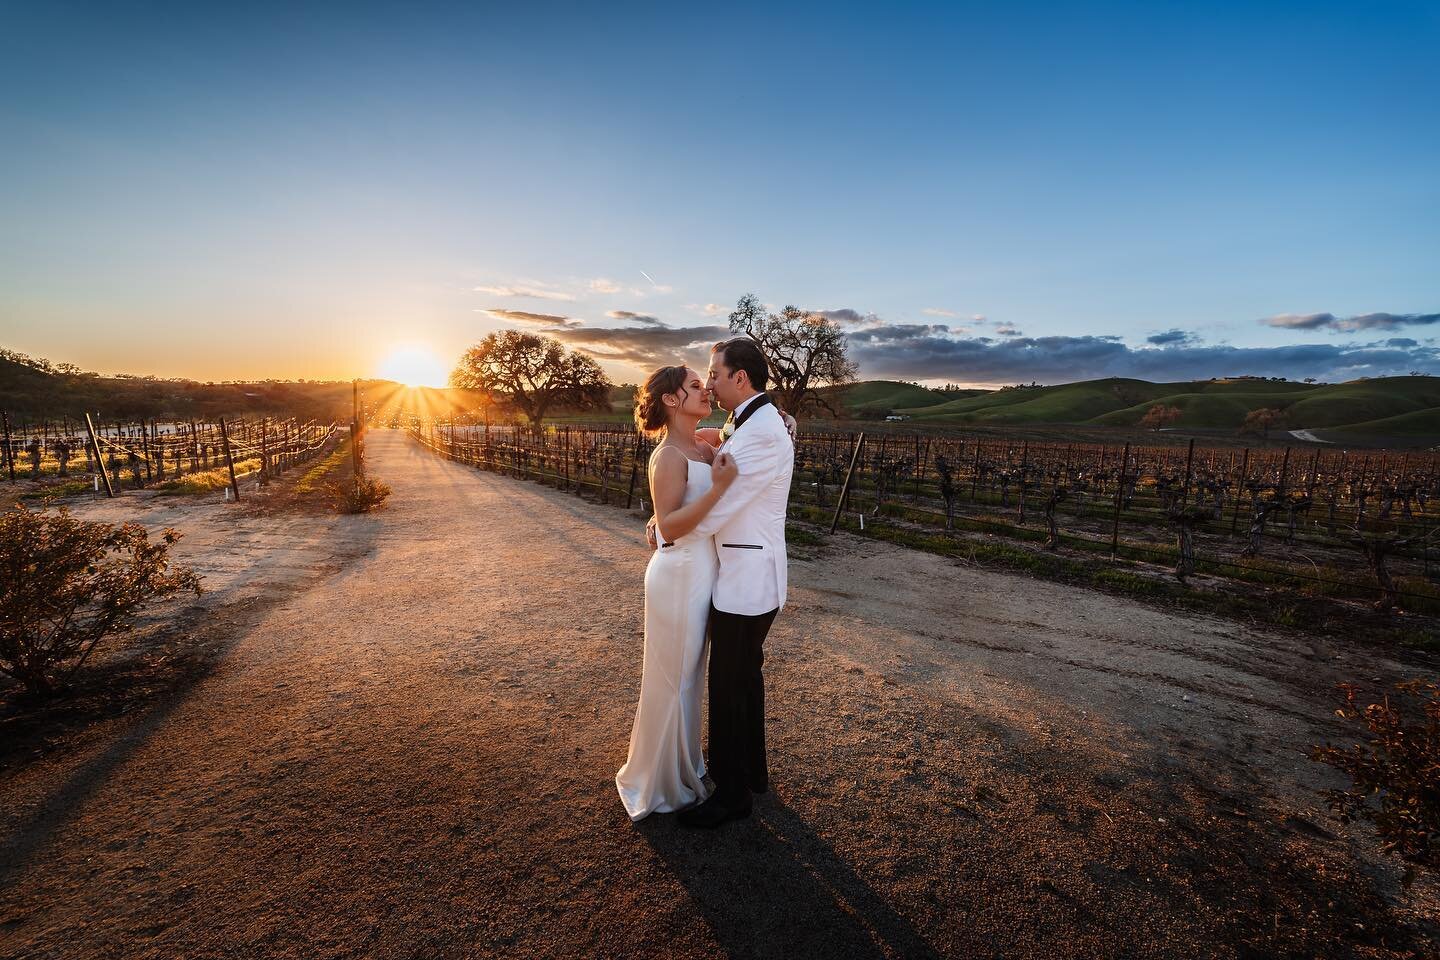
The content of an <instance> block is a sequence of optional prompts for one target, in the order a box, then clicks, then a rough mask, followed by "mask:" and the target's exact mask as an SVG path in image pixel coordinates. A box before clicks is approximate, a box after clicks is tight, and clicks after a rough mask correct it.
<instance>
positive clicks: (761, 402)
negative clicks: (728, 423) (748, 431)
mask: <svg viewBox="0 0 1440 960" xmlns="http://www.w3.org/2000/svg"><path fill="white" fill-rule="evenodd" d="M774 402H775V401H774V400H771V399H770V394H768V393H762V394H760V395H758V396H757V397H756V398H755V399H754V400H752V401H750V406H748V407H746V408H745V412H744V413H742V414H740V416H738V417H736V418H735V429H734V430H731V431H730V435H731V436H732V437H733V436H734V435H735V433H736V432H737V431H738V430H739V429H740V428H741V427H743V426H745V421H746V420H749V419H750V414H752V413H754V412H755V411H756V410H759V409H760V408H761V407H763V406H765V405H766V404H767V403H774Z"/></svg>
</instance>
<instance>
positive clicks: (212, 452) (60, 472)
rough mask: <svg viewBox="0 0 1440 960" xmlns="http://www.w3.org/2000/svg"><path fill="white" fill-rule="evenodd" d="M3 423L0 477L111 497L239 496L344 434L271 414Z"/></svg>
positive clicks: (332, 426) (55, 490)
mask: <svg viewBox="0 0 1440 960" xmlns="http://www.w3.org/2000/svg"><path fill="white" fill-rule="evenodd" d="M3 427H4V434H3V443H0V481H7V482H10V483H15V484H18V483H31V484H36V483H39V484H42V487H41V489H42V490H43V491H44V492H47V493H60V494H68V493H78V492H81V491H83V490H85V489H90V490H93V491H95V492H99V493H104V494H108V495H111V496H113V495H114V494H115V493H116V492H118V491H120V490H123V489H126V488H131V489H137V490H138V489H146V488H152V489H159V490H162V491H169V492H199V491H204V490H209V489H220V488H222V487H223V488H228V490H229V494H227V496H231V497H234V498H238V497H239V495H240V490H239V484H238V481H239V480H240V479H243V478H246V477H250V476H254V477H255V478H256V479H258V480H261V481H264V480H267V479H269V478H271V477H273V476H276V475H279V474H281V473H284V472H285V471H286V470H288V469H289V468H291V467H293V466H295V465H296V464H299V463H302V462H304V461H306V460H309V459H310V458H311V457H313V456H314V455H315V454H316V453H318V452H320V451H321V450H322V449H324V448H325V447H327V446H328V445H330V444H331V443H332V442H333V441H335V440H337V439H338V437H339V436H340V435H341V433H342V430H341V427H340V425H338V424H335V423H320V422H316V421H313V420H311V421H305V422H301V421H298V420H295V419H293V418H286V419H278V418H271V417H266V418H261V419H239V420H230V421H228V422H227V421H226V420H225V418H223V417H222V418H219V419H217V420H215V421H213V422H211V421H196V420H191V421H188V422H185V423H161V422H158V421H153V420H145V421H140V422H133V423H122V422H112V423H97V422H95V421H94V420H92V419H91V418H89V417H86V419H85V420H84V421H82V422H76V421H73V420H68V419H62V420H59V421H55V422H50V421H41V422H39V423H34V424H26V425H15V426H12V424H11V423H10V420H9V417H8V416H5V417H4V418H3ZM102 464H103V467H104V469H103V470H102V469H101V465H102Z"/></svg>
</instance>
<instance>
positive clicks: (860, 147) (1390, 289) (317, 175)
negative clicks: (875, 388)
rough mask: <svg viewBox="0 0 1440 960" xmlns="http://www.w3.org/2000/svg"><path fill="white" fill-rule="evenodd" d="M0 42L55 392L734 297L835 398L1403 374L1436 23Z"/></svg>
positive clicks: (15, 216) (1437, 358)
mask: <svg viewBox="0 0 1440 960" xmlns="http://www.w3.org/2000/svg"><path fill="white" fill-rule="evenodd" d="M0 6H3V9H4V21H5V24H6V29H5V30H4V32H3V33H0V140H3V143H4V144H5V147H4V149H3V150H0V183H3V184H4V189H3V191H0V343H3V344H4V345H5V346H9V347H11V348H13V349H19V350H22V351H24V352H27V353H32V354H38V355H43V356H47V357H49V358H51V359H53V360H57V361H61V360H64V361H70V362H75V363H79V364H80V365H82V366H84V367H87V368H92V369H99V370H102V371H107V372H110V371H125V372H132V373H156V374H161V375H191V376H197V377H201V378H205V379H209V378H214V379H224V378H242V377H263V376H274V377H302V376H303V377H348V376H352V375H365V374H369V373H371V372H373V371H374V370H375V368H376V365H377V364H378V363H380V362H381V360H382V358H383V357H384V356H385V355H386V354H387V353H388V352H390V351H391V350H392V349H394V348H395V347H396V345H399V344H406V343H416V344H422V345H426V346H428V347H429V348H430V349H433V350H434V351H435V352H436V353H438V354H439V355H440V356H441V357H442V358H444V359H446V360H447V361H448V359H449V358H451V357H454V356H456V355H458V353H459V352H460V350H461V349H463V348H464V347H465V346H466V345H468V344H469V343H471V342H473V341H474V340H476V339H478V338H479V337H480V336H483V335H484V334H485V333H487V332H489V331H491V330H496V329H506V328H523V329H537V330H547V331H549V332H551V333H553V334H555V335H557V336H560V337H561V338H562V339H565V340H567V341H568V342H570V343H572V344H575V345H577V346H581V347H583V348H586V349H590V350H593V351H594V352H595V353H596V354H597V355H599V356H601V357H602V358H605V360H606V366H607V368H608V369H610V371H611V372H612V374H614V375H615V376H617V377H620V378H624V379H634V378H635V377H636V376H638V375H639V372H640V371H641V370H642V369H643V368H645V367H647V366H649V365H653V364H655V363H663V362H668V361H670V360H673V359H675V358H676V357H677V356H690V355H693V353H694V351H695V349H696V347H697V345H699V344H702V343H704V342H705V341H706V340H707V339H710V338H711V336H712V334H713V333H714V332H715V328H717V327H719V326H722V325H723V323H724V315H723V312H722V313H718V314H717V313H716V310H717V306H710V307H709V312H707V305H718V308H725V309H728V308H729V307H730V306H732V305H733V303H734V301H735V300H736V298H738V297H739V296H740V295H741V294H742V293H744V292H746V291H754V292H755V293H757V294H758V295H759V296H760V297H761V298H762V299H763V300H765V301H767V302H769V303H773V304H774V305H776V306H777V307H778V306H781V305H783V304H787V303H794V304H797V305H800V306H802V307H805V308H807V309H814V310H827V311H832V312H833V315H834V316H836V317H837V318H840V319H841V320H842V322H844V323H846V324H847V329H850V330H851V331H852V349H854V351H855V352H856V355H857V357H858V358H859V359H860V361H861V372H862V375H864V376H882V375H883V376H890V377H904V378H913V379H925V380H956V381H962V382H968V383H1005V382H1014V381H1017V380H1025V381H1028V380H1031V379H1039V380H1040V381H1041V382H1056V381H1059V380H1068V379H1083V378H1085V377H1089V376H1104V375H1110V374H1121V375H1137V376H1147V377H1150V378H1152V379H1170V378H1180V377H1187V378H1188V377H1191V376H1223V375H1228V374H1238V373H1259V374H1267V375H1286V376H1295V377H1301V376H1317V377H1320V378H1321V379H1343V378H1346V377H1349V376H1358V375H1374V374H1379V373H1399V372H1406V371H1407V370H1410V369H1422V370H1426V371H1430V372H1440V352H1437V350H1436V349H1435V348H1436V345H1437V344H1436V342H1435V341H1434V340H1433V338H1432V335H1433V334H1440V326H1437V325H1435V324H1436V321H1440V279H1437V278H1440V268H1437V265H1440V231H1437V228H1436V224H1437V223H1440V175H1437V173H1436V170H1437V168H1440V163H1437V162H1436V158H1437V156H1440V76H1437V71H1436V70H1435V69H1434V51H1435V50H1436V49H1437V48H1440V4H1436V3H1425V4H1422V3H1350V4H1327V3H1304V4H1299V3H1296V4H1288V3H1287V4H1280V3H1207V4H1198V3H1196V4H1175V3H1159V2H1150V3H1126V4H1030V5H1026V4H1018V3H1017V4H1003V5H1002V4H987V5H983V6H982V5H974V6H969V5H962V4H946V5H928V4H927V5H902V6H899V7H896V8H884V9H881V8H878V7H874V6H868V5H867V6H859V5H856V6H848V5H834V4H828V5H823V6H820V5H814V6H810V5H802V6H786V7H768V6H767V7H756V8H751V9H741V8H739V7H736V8H727V9H724V10H720V9H715V10H707V11H703V12H695V11H682V10H676V9H673V8H671V7H668V6H660V5H656V6H627V7H618V6H617V7H604V8H599V7H598V6H593V5H583V6H582V5H574V6H569V5H544V4H533V5H523V9H520V7H521V6H522V5H513V4H512V5H505V6H504V7H495V8H489V7H487V6H486V5H481V4H466V5H443V4H428V5H427V4H389V5H387V4H361V3H354V4H344V5H341V4H334V5H325V4H282V5H275V6H273V7H267V6H265V5H263V4H233V5H219V4H179V3H175V4H165V3H144V4H141V3H133V4H132V3H123V2H108V3H96V4H75V3H64V2H53V0H46V2H39V3H14V2H3V4H0ZM647 274H648V277H649V279H647V276H646V275H647ZM537 294H538V296H537ZM1327 314H1328V315H1329V317H1330V319H1329V320H1327V319H1325V318H1324V317H1323V315H1327ZM522 315H530V316H522ZM537 318H539V319H537ZM543 318H559V319H555V320H546V319H543ZM976 318H981V319H976ZM1276 318H1281V319H1276ZM1285 318H1288V319H1285ZM1357 318H1360V319H1357ZM1364 318H1370V319H1369V320H1366V319H1364ZM1377 318H1384V319H1377ZM1267 320H1268V321H1269V322H1264V321H1267ZM1175 331H1178V334H1177V333H1175ZM1157 335H1158V336H1160V337H1161V339H1162V341H1163V342H1161V343H1152V342H1150V340H1149V338H1151V337H1153V336H1157Z"/></svg>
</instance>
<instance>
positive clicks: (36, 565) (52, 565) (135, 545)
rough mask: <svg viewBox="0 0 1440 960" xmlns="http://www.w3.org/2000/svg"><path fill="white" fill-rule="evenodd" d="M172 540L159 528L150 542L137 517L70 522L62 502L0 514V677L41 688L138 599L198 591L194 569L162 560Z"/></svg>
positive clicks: (113, 631)
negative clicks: (57, 507) (132, 520)
mask: <svg viewBox="0 0 1440 960" xmlns="http://www.w3.org/2000/svg"><path fill="white" fill-rule="evenodd" d="M179 539H180V534H178V533H176V532H175V531H174V530H168V529H167V530H166V531H165V532H164V534H162V536H161V538H160V542H158V543H151V542H150V539H149V536H148V534H146V532H145V528H144V527H142V526H140V525H139V524H138V523H125V524H121V525H119V526H116V525H114V524H109V523H100V522H97V521H92V520H80V519H77V518H75V517H73V516H71V515H70V513H69V511H67V510H65V509H64V508H61V509H60V510H58V511H56V512H54V513H50V512H48V511H45V510H36V511H32V510H28V509H26V508H25V507H23V506H19V507H16V508H15V509H13V510H10V511H9V512H7V513H5V514H3V515H0V674H4V675H6V676H9V677H12V678H14V679H15V680H17V681H19V682H20V683H21V684H22V685H23V686H24V687H25V689H26V691H27V692H29V693H30V694H32V695H36V696H45V695H48V694H50V693H51V692H53V691H54V689H55V688H56V686H57V685H58V684H60V683H63V682H64V681H65V680H66V679H68V678H69V677H70V676H71V675H73V674H74V673H75V671H76V670H78V669H79V668H80V666H81V665H82V664H83V663H84V662H85V660H86V659H87V658H88V657H89V656H90V654H91V653H93V652H94V650H95V648H96V647H97V646H98V645H99V644H100V642H101V641H102V640H104V639H105V638H106V637H110V636H115V635H118V634H121V633H123V632H124V631H125V630H127V629H129V627H130V626H132V625H133V624H134V621H135V617H136V615H137V614H138V613H139V611H140V609H141V608H142V607H144V605H145V604H146V603H148V602H150V601H151V600H154V599H157V598H159V597H163V596H165V595H167V594H172V593H176V592H178V591H182V590H184V591H193V592H195V593H199V592H200V578H199V577H198V576H196V574H195V573H194V571H192V570H189V569H186V568H176V569H173V570H172V569H171V567H170V547H171V546H172V545H173V544H174V543H175V542H176V541H177V540H179Z"/></svg>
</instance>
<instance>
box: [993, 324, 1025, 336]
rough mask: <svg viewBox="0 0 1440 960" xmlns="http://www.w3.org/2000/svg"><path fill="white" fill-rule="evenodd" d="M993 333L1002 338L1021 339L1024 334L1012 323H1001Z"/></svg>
mask: <svg viewBox="0 0 1440 960" xmlns="http://www.w3.org/2000/svg"><path fill="white" fill-rule="evenodd" d="M995 332H996V333H998V334H1000V336H1002V337H1023V336H1025V334H1024V333H1022V332H1021V330H1020V328H1019V327H1017V326H1015V325H1014V324H1013V323H1002V324H999V325H997V326H996V327H995Z"/></svg>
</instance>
